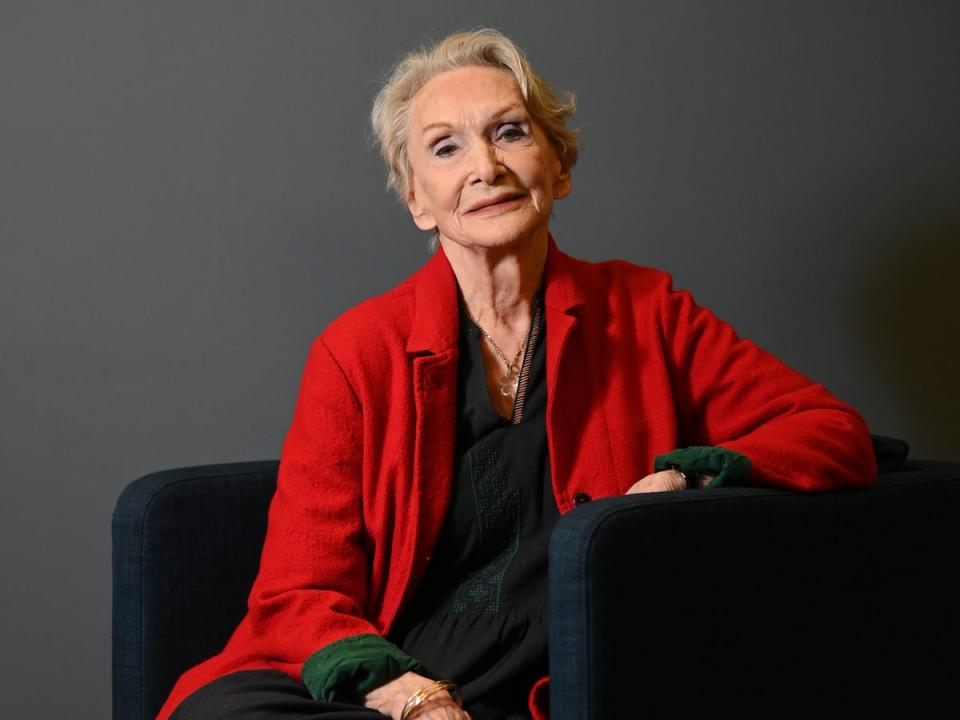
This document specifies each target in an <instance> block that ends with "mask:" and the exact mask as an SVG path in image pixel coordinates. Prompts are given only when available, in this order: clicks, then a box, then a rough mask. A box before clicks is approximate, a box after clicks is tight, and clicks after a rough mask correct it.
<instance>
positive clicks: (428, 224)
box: [407, 178, 437, 230]
mask: <svg viewBox="0 0 960 720" xmlns="http://www.w3.org/2000/svg"><path fill="white" fill-rule="evenodd" d="M409 183H410V184H409V186H408V189H407V208H408V209H409V210H410V215H411V216H412V217H413V222H414V224H415V225H416V226H417V227H418V228H420V229H421V230H433V229H434V228H436V227H437V221H436V219H434V217H433V215H432V214H431V213H430V211H429V210H427V209H426V208H425V207H423V206H422V205H421V204H420V203H419V202H417V193H416V189H415V188H414V184H413V178H410V180H409Z"/></svg>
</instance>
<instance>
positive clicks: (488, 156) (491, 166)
mask: <svg viewBox="0 0 960 720" xmlns="http://www.w3.org/2000/svg"><path fill="white" fill-rule="evenodd" d="M471 155H472V158H473V176H474V177H473V181H474V182H478V181H482V182H484V183H486V184H487V185H493V183H494V181H495V180H496V179H497V176H498V175H499V174H500V173H501V171H502V168H501V163H500V151H499V150H498V149H497V147H496V145H494V144H493V143H478V144H477V145H475V146H474V150H473V152H472V153H471Z"/></svg>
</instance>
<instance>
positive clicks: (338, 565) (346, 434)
mask: <svg viewBox="0 0 960 720" xmlns="http://www.w3.org/2000/svg"><path fill="white" fill-rule="evenodd" d="M362 458H363V436H362V421H361V410H360V405H359V402H358V400H357V398H356V396H355V394H354V392H353V390H352V388H351V387H350V384H349V382H348V381H347V378H346V377H345V375H344V373H343V371H342V369H341V368H340V366H339V365H338V364H337V362H336V360H335V359H334V357H333V355H332V354H331V353H330V350H329V349H328V347H327V346H326V344H325V343H324V341H323V337H322V336H321V337H320V338H318V339H317V340H315V341H314V343H313V345H312V347H311V350H310V354H309V357H308V360H307V364H306V368H305V370H304V374H303V379H302V382H301V386H300V391H299V396H298V399H297V404H296V409H295V411H294V416H293V422H292V425H291V427H290V429H289V431H288V433H287V436H286V438H285V440H284V443H283V451H282V454H281V460H280V470H279V475H278V478H277V490H276V493H275V495H274V497H273V500H272V502H271V505H270V511H269V516H268V522H267V534H266V539H265V541H264V547H263V553H262V556H261V561H260V570H259V573H258V575H257V578H256V580H255V582H254V584H253V588H252V590H251V592H250V597H249V615H248V618H249V620H250V623H251V630H252V634H253V642H254V644H255V645H256V647H257V650H258V652H259V653H260V654H261V655H262V656H264V657H267V658H270V659H271V661H272V662H274V663H278V664H280V665H282V666H283V667H284V668H285V669H286V670H287V671H288V673H289V674H291V675H293V676H295V677H299V676H300V669H301V666H302V665H303V663H304V661H305V660H306V659H307V657H308V656H309V655H310V654H311V653H313V652H315V651H316V650H318V649H319V648H321V647H323V646H326V645H328V644H329V643H331V642H334V641H336V640H339V639H341V638H344V637H346V636H350V635H358V634H362V633H375V634H379V633H378V631H377V629H376V628H375V627H374V626H373V625H372V624H371V623H370V622H369V621H368V620H367V619H366V618H365V617H364V608H365V604H366V600H367V576H368V565H369V563H368V556H367V552H366V549H365V545H364V528H363V513H362V505H361V487H362V471H363V467H362V465H363V461H362Z"/></svg>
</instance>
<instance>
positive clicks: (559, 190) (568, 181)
mask: <svg viewBox="0 0 960 720" xmlns="http://www.w3.org/2000/svg"><path fill="white" fill-rule="evenodd" d="M572 189H573V175H572V173H571V172H570V168H566V169H565V170H563V171H562V172H561V173H560V174H559V175H558V176H557V182H556V183H555V184H554V186H553V198H554V200H562V199H563V198H565V197H566V196H567V195H569V194H570V191H571V190H572Z"/></svg>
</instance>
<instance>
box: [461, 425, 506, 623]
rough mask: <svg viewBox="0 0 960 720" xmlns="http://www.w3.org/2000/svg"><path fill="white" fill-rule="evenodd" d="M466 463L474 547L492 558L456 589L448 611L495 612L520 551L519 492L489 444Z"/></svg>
mask: <svg viewBox="0 0 960 720" xmlns="http://www.w3.org/2000/svg"><path fill="white" fill-rule="evenodd" d="M466 462H467V466H468V468H469V472H470V483H471V485H472V486H473V502H474V508H475V510H476V519H477V535H478V537H477V544H478V546H479V547H480V548H483V549H485V550H489V551H490V552H491V553H492V555H491V556H490V557H489V559H487V560H486V561H485V563H484V565H483V566H482V567H480V568H479V569H477V570H476V571H474V572H473V573H471V574H470V576H468V577H467V578H466V579H465V580H464V581H463V582H462V583H460V585H459V586H458V587H457V588H456V590H455V591H454V593H453V597H452V599H451V600H450V606H449V612H452V613H460V612H464V611H467V610H476V611H481V612H488V613H495V612H497V611H498V610H499V609H500V591H501V587H502V585H503V577H504V575H505V574H506V572H507V567H508V566H509V565H510V561H511V560H513V558H514V556H515V555H516V554H517V550H518V549H519V548H520V491H519V490H518V489H517V488H516V487H513V488H512V489H511V484H512V483H509V482H508V479H507V478H506V477H504V473H503V468H502V467H501V465H500V457H499V455H498V454H497V451H496V449H495V448H494V447H493V445H492V444H490V443H480V444H478V445H476V446H475V447H473V448H471V449H470V450H469V451H468V452H467V457H466Z"/></svg>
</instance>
